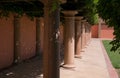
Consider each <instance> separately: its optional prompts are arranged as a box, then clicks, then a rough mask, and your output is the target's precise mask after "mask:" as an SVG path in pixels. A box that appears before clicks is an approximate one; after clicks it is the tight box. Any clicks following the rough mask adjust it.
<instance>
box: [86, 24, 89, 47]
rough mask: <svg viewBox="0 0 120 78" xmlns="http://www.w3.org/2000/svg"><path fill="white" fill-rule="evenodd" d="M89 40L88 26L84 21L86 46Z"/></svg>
mask: <svg viewBox="0 0 120 78" xmlns="http://www.w3.org/2000/svg"><path fill="white" fill-rule="evenodd" d="M88 41H89V27H88V22H86V46H87V45H88Z"/></svg>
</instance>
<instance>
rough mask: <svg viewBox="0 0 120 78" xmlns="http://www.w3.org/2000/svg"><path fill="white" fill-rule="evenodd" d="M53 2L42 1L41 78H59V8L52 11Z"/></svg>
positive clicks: (51, 0) (50, 0)
mask: <svg viewBox="0 0 120 78" xmlns="http://www.w3.org/2000/svg"><path fill="white" fill-rule="evenodd" d="M53 2H54V1H53V0H44V19H45V21H44V22H45V24H44V25H45V26H44V50H43V51H44V52H43V77H44V78H59V77H60V76H59V35H58V29H59V21H60V20H59V18H60V14H59V13H60V12H59V7H57V9H56V10H54V11H53V10H52V5H53Z"/></svg>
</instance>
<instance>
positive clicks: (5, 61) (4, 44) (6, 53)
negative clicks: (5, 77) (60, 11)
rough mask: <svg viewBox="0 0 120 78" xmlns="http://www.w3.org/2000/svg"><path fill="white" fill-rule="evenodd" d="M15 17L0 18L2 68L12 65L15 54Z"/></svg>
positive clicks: (0, 60)
mask: <svg viewBox="0 0 120 78" xmlns="http://www.w3.org/2000/svg"><path fill="white" fill-rule="evenodd" d="M13 52H14V27H13V17H12V16H11V17H10V18H7V20H6V19H5V18H3V19H0V69H1V68H5V67H8V66H10V65H11V64H12V63H13V56H14V53H13Z"/></svg>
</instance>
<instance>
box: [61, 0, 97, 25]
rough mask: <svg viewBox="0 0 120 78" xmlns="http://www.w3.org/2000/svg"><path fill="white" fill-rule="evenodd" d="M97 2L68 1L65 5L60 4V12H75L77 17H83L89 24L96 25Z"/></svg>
mask: <svg viewBox="0 0 120 78" xmlns="http://www.w3.org/2000/svg"><path fill="white" fill-rule="evenodd" d="M97 2H98V0H76V1H74V0H68V2H67V3H65V4H62V5H61V7H62V10H77V11H79V14H77V15H79V16H83V17H84V18H85V19H87V21H88V22H89V23H90V24H92V25H93V24H97V23H98V14H97V9H96V6H97Z"/></svg>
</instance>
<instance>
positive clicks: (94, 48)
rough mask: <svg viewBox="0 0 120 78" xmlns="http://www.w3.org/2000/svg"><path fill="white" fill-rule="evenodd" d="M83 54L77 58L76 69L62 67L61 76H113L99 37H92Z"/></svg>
mask: <svg viewBox="0 0 120 78" xmlns="http://www.w3.org/2000/svg"><path fill="white" fill-rule="evenodd" d="M81 56H82V58H75V65H76V67H75V68H74V69H65V68H62V67H61V69H60V76H61V77H60V78H112V77H110V75H109V72H108V67H107V64H106V61H105V57H104V54H103V50H102V47H101V42H100V40H99V39H92V40H91V42H90V44H89V45H88V46H87V47H86V49H85V52H81Z"/></svg>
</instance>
